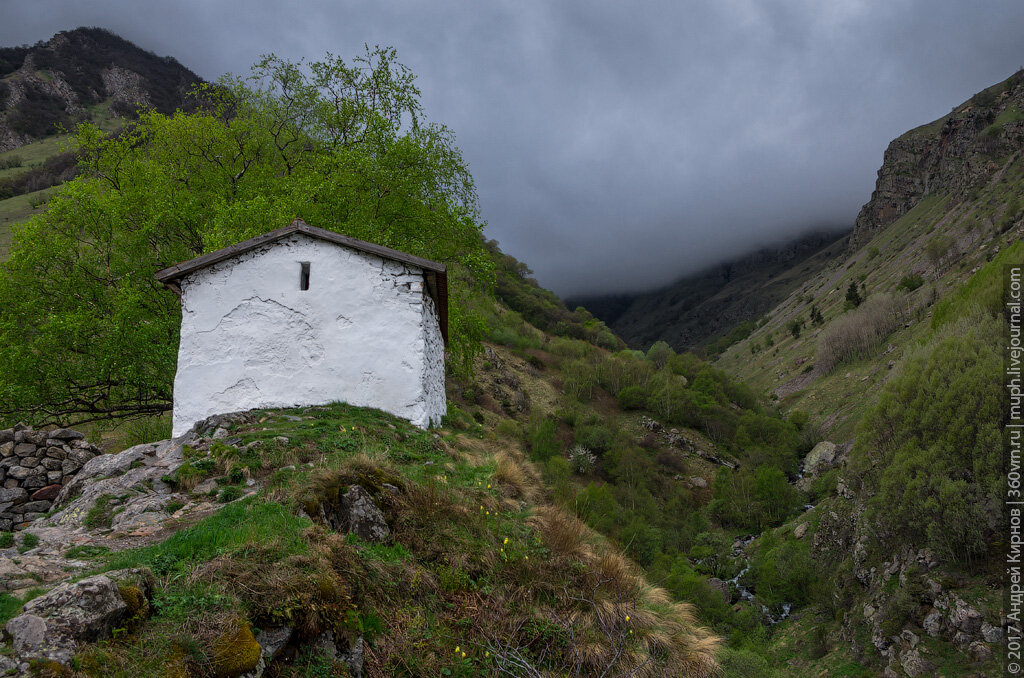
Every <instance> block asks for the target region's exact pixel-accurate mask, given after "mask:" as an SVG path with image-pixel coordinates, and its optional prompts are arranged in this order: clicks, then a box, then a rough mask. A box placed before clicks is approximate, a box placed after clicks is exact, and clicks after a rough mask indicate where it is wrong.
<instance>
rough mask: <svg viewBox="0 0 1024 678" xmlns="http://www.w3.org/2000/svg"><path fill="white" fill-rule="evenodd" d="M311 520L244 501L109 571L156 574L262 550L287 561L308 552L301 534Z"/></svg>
mask: <svg viewBox="0 0 1024 678" xmlns="http://www.w3.org/2000/svg"><path fill="white" fill-rule="evenodd" d="M310 525H311V523H310V521H309V519H307V518H302V517H299V516H297V515H295V514H294V512H292V511H291V510H290V509H288V508H287V507H285V506H283V505H281V504H278V503H276V502H266V501H260V500H256V499H245V500H242V501H239V502H236V503H233V504H229V505H227V506H225V507H224V508H223V509H221V510H220V511H218V512H217V513H215V514H214V515H212V516H210V517H209V518H206V519H204V520H202V521H200V522H199V523H196V524H195V525H193V526H192V527H189V528H187V529H184V530H182V531H180V532H177V533H176V534H174V535H173V536H172V537H170V538H169V539H168V540H167V541H164V542H162V543H160V544H156V545H154V546H149V547H146V548H143V549H137V550H132V551H124V552H121V553H119V554H118V555H116V556H115V557H113V558H112V559H111V561H110V563H109V568H108V569H120V568H123V567H150V568H152V569H153V570H154V571H157V572H168V571H171V570H175V571H179V570H187V569H189V568H190V567H191V566H193V565H196V564H201V563H204V562H207V561H210V560H212V559H213V558H216V557H217V556H221V555H228V554H232V553H236V552H238V551H241V550H244V549H247V548H253V547H257V546H258V547H260V548H261V549H264V550H265V551H266V553H267V555H268V556H270V557H274V558H284V557H286V556H289V555H293V554H301V553H304V552H305V550H306V548H307V546H308V544H307V542H306V541H305V540H303V539H302V537H301V533H302V531H303V530H304V529H306V528H307V527H309V526H310Z"/></svg>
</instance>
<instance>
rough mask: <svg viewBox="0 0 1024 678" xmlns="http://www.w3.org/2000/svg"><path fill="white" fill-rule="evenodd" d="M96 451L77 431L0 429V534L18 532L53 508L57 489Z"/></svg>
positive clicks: (17, 427)
mask: <svg viewBox="0 0 1024 678" xmlns="http://www.w3.org/2000/svg"><path fill="white" fill-rule="evenodd" d="M98 453H99V451H98V450H97V449H96V447H95V446H93V445H90V444H89V443H87V442H86V441H85V435H84V434H82V433H79V432H78V431H72V430H71V429H66V428H61V429H56V430H54V431H33V430H32V429H31V428H30V427H28V426H24V425H22V424H19V425H17V426H15V427H14V428H9V429H2V430H0V532H9V531H11V530H20V529H22V528H24V527H26V526H27V525H28V524H29V523H30V522H32V521H33V520H35V519H36V518H40V517H42V516H44V515H45V514H46V513H47V512H48V511H49V510H50V508H51V507H52V506H53V500H54V499H55V498H56V497H57V495H58V494H60V491H61V489H62V488H63V487H64V486H65V485H67V484H68V483H69V482H71V480H72V479H73V478H74V477H75V474H76V473H78V471H79V469H81V468H82V467H83V466H84V465H85V463H86V462H88V461H89V460H90V459H92V458H93V457H95V456H96V455H97V454H98Z"/></svg>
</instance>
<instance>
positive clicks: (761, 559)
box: [750, 533, 818, 607]
mask: <svg viewBox="0 0 1024 678" xmlns="http://www.w3.org/2000/svg"><path fill="white" fill-rule="evenodd" d="M750 578H751V579H752V580H753V583H754V588H755V589H756V591H757V597H758V599H759V600H760V601H761V602H762V604H763V605H766V606H768V607H774V606H777V605H779V604H781V603H787V602H788V603H792V604H793V605H794V606H801V605H804V604H806V603H808V602H810V597H811V592H812V590H813V589H814V584H815V582H817V580H818V575H817V572H816V571H815V569H814V561H813V560H812V558H811V545H810V543H809V542H808V540H806V539H801V540H795V541H793V540H785V541H781V540H779V539H778V538H777V537H775V536H774V535H773V534H771V533H768V534H767V535H765V536H763V537H761V541H760V544H759V545H758V548H757V552H756V553H755V554H754V557H753V558H751V559H750Z"/></svg>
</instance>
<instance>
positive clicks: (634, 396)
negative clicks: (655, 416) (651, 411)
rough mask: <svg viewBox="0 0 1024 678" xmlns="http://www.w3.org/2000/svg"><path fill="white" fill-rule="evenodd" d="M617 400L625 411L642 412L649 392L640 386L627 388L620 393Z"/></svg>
mask: <svg viewBox="0 0 1024 678" xmlns="http://www.w3.org/2000/svg"><path fill="white" fill-rule="evenodd" d="M615 400H616V402H618V404H619V407H620V408H622V409H624V410H640V409H643V407H644V403H645V402H646V400H647V391H646V390H645V389H643V388H641V387H640V386H627V387H626V388H624V389H622V390H621V391H619V395H618V396H616V397H615Z"/></svg>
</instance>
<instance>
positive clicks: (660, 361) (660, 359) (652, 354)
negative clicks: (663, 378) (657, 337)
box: [647, 341, 676, 370]
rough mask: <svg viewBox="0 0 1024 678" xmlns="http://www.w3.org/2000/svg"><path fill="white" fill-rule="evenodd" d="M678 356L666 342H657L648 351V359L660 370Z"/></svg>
mask: <svg viewBox="0 0 1024 678" xmlns="http://www.w3.org/2000/svg"><path fill="white" fill-rule="evenodd" d="M675 354H676V352H675V351H673V350H672V347H671V346H669V345H668V344H667V343H665V342H664V341H656V342H654V343H653V344H651V347H650V348H649V349H647V359H648V360H650V361H651V362H652V363H654V366H655V367H657V368H658V369H659V370H660V369H661V368H662V367H664V366H665V365H666V363H668V361H669V360H670V359H671V358H672V357H673V356H674V355H675Z"/></svg>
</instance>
